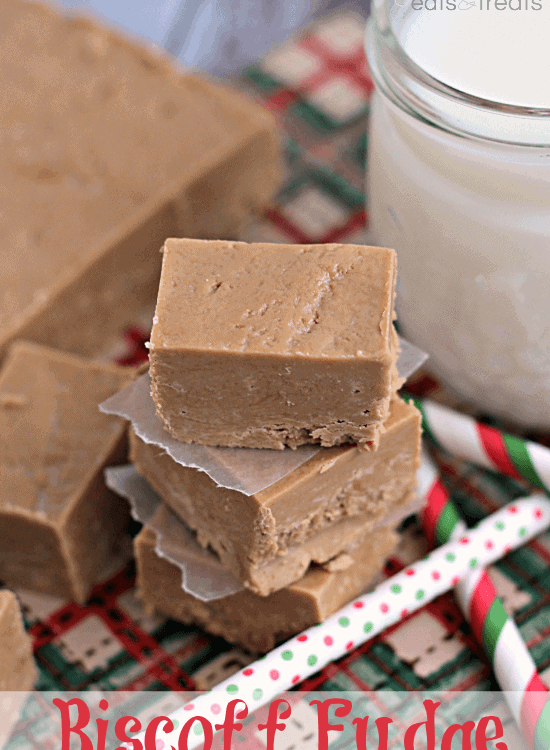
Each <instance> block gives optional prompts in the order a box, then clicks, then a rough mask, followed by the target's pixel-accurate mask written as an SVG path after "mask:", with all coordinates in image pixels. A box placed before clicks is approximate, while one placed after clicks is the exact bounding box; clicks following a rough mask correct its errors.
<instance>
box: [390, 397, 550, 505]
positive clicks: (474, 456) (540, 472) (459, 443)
mask: <svg viewBox="0 0 550 750" xmlns="http://www.w3.org/2000/svg"><path fill="white" fill-rule="evenodd" d="M405 400H407V401H409V402H412V403H414V405H415V406H416V407H417V409H419V411H420V412H421V414H422V427H423V428H424V433H425V434H426V436H427V437H429V438H431V440H433V441H434V442H435V443H436V444H437V445H439V446H441V447H442V448H445V450H447V451H448V452H449V453H453V454H454V455H455V456H457V457H459V458H464V459H466V460H467V461H471V462H472V463H474V464H476V465H477V466H481V467H483V468H484V469H490V470H491V471H498V472H500V473H501V474H505V475H506V476H508V477H513V478H514V479H521V478H523V479H527V481H528V482H530V483H531V484H533V485H534V486H535V487H541V488H542V489H544V490H545V491H546V492H549V493H550V449H549V448H545V447H544V446H543V445H540V444H539V443H533V442H532V441H530V440H524V439H523V438H520V437H517V436H516V435H509V434H508V433H506V432H502V431H501V430H497V429H495V428H494V427H489V425H486V424H483V423H482V422H478V421H477V420H475V419H474V418H473V417H469V416H468V415H466V414H461V413H460V412H457V411H453V409H449V408H448V407H446V406H442V405H441V404H438V403H436V402H435V401H430V400H429V399H421V398H413V397H411V396H405Z"/></svg>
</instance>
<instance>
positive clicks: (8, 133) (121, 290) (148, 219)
mask: <svg viewBox="0 0 550 750" xmlns="http://www.w3.org/2000/svg"><path fill="white" fill-rule="evenodd" d="M0 29H1V30H2V31H1V34H2V43H1V45H0V80H1V81H2V96H3V98H2V107H0V133H1V134H2V138H1V140H0V195H1V196H2V210H1V212H0V236H1V237H2V273H1V274H0V300H2V302H1V304H0V358H1V357H3V356H4V354H5V350H6V349H7V346H8V344H9V343H10V342H11V341H13V340H15V339H21V338H24V339H32V340H33V341H37V342H40V343H42V344H46V345H49V346H55V347H56V348H59V349H63V350H65V351H70V352H73V353H77V354H81V355H84V356H96V355H97V354H98V353H103V352H105V351H108V350H109V349H110V346H111V345H112V344H114V343H115V342H117V341H118V339H119V336H120V332H121V331H122V330H124V328H125V327H126V326H128V325H135V323H136V321H138V320H140V319H141V316H142V315H143V314H144V311H147V313H148V312H149V310H151V311H152V309H153V307H154V304H155V299H156V294H157V290H158V282H159V276H160V267H161V257H160V254H159V252H158V248H159V247H160V246H161V245H162V243H163V242H164V240H165V239H166V237H170V236H174V235H176V236H177V235H179V236H182V235H189V236H193V237H233V236H236V234H237V231H238V229H239V227H240V225H241V223H242V222H243V220H245V219H247V218H248V217H249V216H250V214H251V213H253V212H256V211H261V210H263V208H264V206H265V205H266V204H267V203H268V201H269V200H270V199H271V196H272V195H273V193H274V192H275V190H276V189H277V185H278V184H279V180H280V174H279V173H280V170H279V161H280V147H279V133H278V131H277V128H276V124H275V120H274V118H273V116H272V115H271V114H270V113H269V112H268V111H267V109H265V108H263V107H261V106H260V105H259V104H257V103H256V102H254V101H253V100H252V99H249V97H247V96H246V95H245V94H244V93H242V92H239V91H238V90H237V89H236V88H233V87H231V86H227V85H221V84H218V83H215V82H214V81H211V80H209V79H208V78H207V77H202V76H200V75H196V74H195V73H191V72H189V71H183V70H182V69H181V68H179V67H177V66H176V65H174V64H173V58H172V59H170V58H169V56H168V55H166V54H165V53H162V52H161V51H160V50H159V49H158V48H154V47H152V46H151V45H148V44H147V43H146V42H144V41H143V42H139V41H134V40H132V39H130V38H128V37H126V36H125V35H123V34H118V33H116V32H114V31H112V30H111V29H109V28H108V27H107V26H103V25H101V24H100V23H95V22H94V21H93V20H91V19H89V18H85V17H78V16H76V15H73V14H71V16H70V17H68V16H67V14H66V13H65V12H64V11H63V12H58V11H56V10H55V9H54V8H52V7H50V3H48V4H42V3H40V2H31V3H29V2H27V1H26V0H0ZM183 133H185V136H184V137H182V134H183Z"/></svg>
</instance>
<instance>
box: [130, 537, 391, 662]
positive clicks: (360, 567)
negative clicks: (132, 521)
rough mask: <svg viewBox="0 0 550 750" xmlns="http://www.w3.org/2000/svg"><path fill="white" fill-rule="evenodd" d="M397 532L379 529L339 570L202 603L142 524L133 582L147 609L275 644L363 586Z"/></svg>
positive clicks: (258, 645)
mask: <svg viewBox="0 0 550 750" xmlns="http://www.w3.org/2000/svg"><path fill="white" fill-rule="evenodd" d="M397 539H398V537H397V534H395V532H393V531H392V530H390V529H380V530H378V531H375V532H373V533H372V534H371V535H369V536H368V537H367V538H366V539H365V540H364V541H363V543H362V544H361V545H360V546H358V547H357V548H356V549H355V550H354V551H353V552H351V553H350V555H349V559H348V561H347V563H348V564H347V566H345V567H343V569H341V570H332V571H330V570H325V569H323V568H322V567H318V566H313V567H311V568H310V569H309V570H308V571H307V573H306V574H305V576H304V577H303V578H301V579H300V580H299V581H297V582H296V583H293V584H292V585H291V586H289V587H288V588H285V589H282V590H281V591H277V592H276V593H274V594H271V596H268V597H260V596H257V595H256V594H253V593H252V592H251V591H241V592H239V593H238V594H232V595H231V596H227V597H224V598H223V599H215V600H214V601H209V602H203V601H200V600H199V599H196V598H195V597H194V596H192V595H191V594H188V593H186V592H184V591H183V590H182V588H181V570H180V569H179V568H178V567H177V566H175V565H173V564H172V563H170V562H168V561H167V560H165V559H163V558H161V557H159V556H158V555H157V553H156V552H155V543H156V535H155V533H154V531H152V530H151V529H149V528H147V527H145V528H144V529H142V531H141V532H140V533H139V535H138V536H137V537H136V539H135V541H134V548H135V554H136V561H137V571H138V574H137V585H138V589H139V592H140V594H141V597H142V599H143V601H144V603H145V605H146V607H147V608H148V609H151V610H152V609H154V610H158V611H159V612H161V613H162V614H164V615H166V616H168V617H171V618H173V619H174V620H180V621H182V622H185V623H191V622H194V623H197V624H198V625H200V626H201V627H203V628H204V629H205V630H208V631H209V632H210V633H213V634H214V635H220V636H222V637H223V638H225V639H226V640H227V641H230V642H232V643H239V644H242V645H243V646H245V647H246V648H248V649H250V650H252V651H269V650H270V649H272V648H273V647H274V646H275V644H276V643H277V642H279V641H282V640H284V639H286V638H289V637H290V636H292V635H295V634H296V633H299V632H300V631H301V630H305V629H306V628H308V627H311V626H312V625H314V624H315V623H318V622H322V621H323V620H324V619H325V618H326V617H328V616H329V615H331V614H333V613H334V612H336V611H337V610H338V609H340V608H341V607H342V606H343V605H344V604H347V603H348V602H349V601H351V600H352V599H354V598H355V597H356V596H358V595H359V594H360V593H361V592H362V591H364V590H365V589H366V587H367V586H368V584H369V582H370V581H371V580H372V578H374V576H376V575H377V573H379V572H380V571H381V569H382V568H383V565H384V561H385V559H386V558H387V557H388V556H389V555H390V554H391V552H392V550H393V549H394V547H395V545H396V543H397Z"/></svg>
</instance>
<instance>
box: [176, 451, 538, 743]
mask: <svg viewBox="0 0 550 750" xmlns="http://www.w3.org/2000/svg"><path fill="white" fill-rule="evenodd" d="M426 472H428V474H429V473H430V471H429V466H427V464H424V465H423V472H421V476H420V479H419V493H420V494H422V493H426V492H427V491H428V490H429V488H430V486H431V482H426ZM422 476H424V481H423V480H422ZM514 505H515V507H516V508H517V514H516V515H515V519H514V523H513V524H511V523H507V521H508V519H509V517H510V514H509V511H508V509H507V508H506V507H504V508H502V509H500V510H499V511H497V512H496V513H493V514H492V515H490V516H488V517H487V518H485V519H484V520H483V521H481V523H479V524H478V526H477V527H476V528H475V529H470V530H469V532H468V544H467V545H463V544H460V543H459V542H458V541H454V540H453V541H449V542H447V543H446V544H443V545H442V546H441V547H439V548H438V549H435V550H434V551H433V552H431V553H430V554H429V555H428V556H427V557H426V558H425V559H424V560H421V561H419V562H417V563H415V565H414V568H413V569H411V568H407V569H406V570H403V571H401V572H400V573H397V574H396V575H394V576H392V577H391V578H388V579H387V580H385V581H383V582H382V583H381V584H379V585H378V586H377V587H376V588H375V589H374V590H373V591H371V592H370V593H368V594H365V595H363V596H361V597H359V598H358V599H357V600H356V601H355V602H351V603H350V604H349V605H347V606H346V607H344V608H343V609H342V610H340V611H339V612H337V613H335V614H334V615H332V616H331V617H330V618H328V619H327V620H326V621H325V622H324V623H322V624H320V625H317V626H314V627H312V628H309V630H307V631H306V632H304V633H301V634H300V635H298V636H295V637H294V638H291V639H290V640H289V641H287V642H286V643H284V644H283V645H282V646H279V647H278V648H275V649H274V650H273V651H271V652H270V653H269V654H267V656H265V657H264V658H262V659H260V660H258V661H257V662H255V663H254V664H252V665H250V666H249V667H247V668H246V669H247V670H249V669H252V670H253V674H252V675H245V674H244V671H245V670H242V671H241V672H238V673H237V674H235V675H233V676H232V677H230V678H229V679H227V680H225V681H224V682H222V683H220V685H218V686H216V687H215V688H214V689H213V690H212V691H211V692H210V693H208V694H207V695H205V696H200V697H199V698H197V699H196V700H195V701H194V703H195V712H194V713H195V714H196V715H200V716H205V717H206V718H211V719H213V718H214V717H213V716H212V714H213V712H212V710H211V706H212V700H213V698H214V699H215V701H216V703H217V704H219V705H220V706H221V708H222V711H225V706H226V705H227V703H228V702H229V701H230V700H232V699H234V698H240V699H241V700H243V701H245V702H246V704H247V705H248V708H249V710H250V711H254V710H256V709H258V708H260V707H261V706H263V705H265V704H266V703H269V702H270V701H272V700H273V699H274V698H275V697H276V696H277V695H279V694H280V693H281V692H284V691H285V690H288V689H289V688H290V687H292V685H294V684H296V681H297V680H298V679H299V680H304V679H305V678H307V677H309V676H310V675H312V674H314V673H315V672H317V671H318V670H320V669H322V668H323V667H324V666H325V665H327V664H329V663H330V662H332V661H334V660H335V659H338V658H340V657H341V656H343V655H344V654H346V653H347V652H348V651H349V650H350V649H351V648H356V647H357V646H359V645H360V644H362V643H364V642H365V641H367V640H369V639H370V638H372V637H374V636H376V635H378V634H379V633H381V632H383V631H384V630H385V629H386V628H388V627H389V626H391V625H394V624H395V623H396V622H399V620H400V619H401V617H402V615H403V613H404V611H406V613H407V614H411V613H413V612H415V611H416V610H418V609H420V608H421V607H423V606H424V605H425V604H427V603H428V602H430V601H432V600H433V599H435V598H436V597H437V596H440V595H441V594H443V593H445V592H446V591H449V590H450V589H451V588H453V587H454V586H455V585H456V581H457V580H458V579H462V578H464V576H467V575H471V574H472V561H475V570H476V571H478V570H481V569H482V568H483V567H485V566H487V565H489V564H491V563H493V562H495V561H496V560H498V559H500V558H501V557H502V556H503V552H504V549H505V547H507V546H510V547H511V548H517V547H519V546H521V545H522V544H525V542H527V541H528V540H529V539H532V538H533V537H534V536H536V535H537V534H540V533H541V532H543V531H544V530H545V529H546V528H547V527H548V526H549V525H550V501H549V500H548V499H547V498H546V497H544V496H542V495H541V496H532V497H529V498H524V499H522V500H518V501H516V502H515V503H514ZM519 528H523V529H524V533H523V534H522V535H521V536H520V535H519V533H518V531H517V530H518V529H519ZM488 539H491V540H492V541H493V545H492V546H489V547H488V546H487V545H486V541H487V540H488ZM411 571H414V575H411ZM433 571H437V572H438V573H439V577H437V580H436V579H435V578H434V576H433V575H432V573H433ZM382 605H385V606H382ZM275 675H277V676H276V678H275ZM188 716H189V715H188V714H187V717H188ZM187 717H185V718H187ZM172 718H173V719H175V720H178V721H180V722H181V719H183V718H184V716H183V712H182V711H181V710H178V711H177V712H176V713H175V714H173V716H172ZM212 723H214V722H212ZM218 723H219V721H218ZM200 741H201V738H200V737H196V738H195V737H194V735H190V737H189V748H190V749H191V748H194V747H195V746H196V745H198V744H199V743H200ZM166 742H167V744H169V743H170V742H171V744H172V745H174V746H176V745H177V735H176V733H174V736H171V735H167V739H166ZM174 743H175V744H174Z"/></svg>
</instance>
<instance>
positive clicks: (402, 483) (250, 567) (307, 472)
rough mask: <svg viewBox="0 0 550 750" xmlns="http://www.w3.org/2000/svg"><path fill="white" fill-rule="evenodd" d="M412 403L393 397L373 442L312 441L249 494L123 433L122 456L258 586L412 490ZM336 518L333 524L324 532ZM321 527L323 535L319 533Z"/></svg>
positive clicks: (342, 543)
mask: <svg viewBox="0 0 550 750" xmlns="http://www.w3.org/2000/svg"><path fill="white" fill-rule="evenodd" d="M420 424H421V418H420V414H419V412H418V411H417V410H416V409H415V408H414V407H413V406H412V405H409V404H406V403H405V402H404V401H403V400H402V399H400V398H397V397H395V398H394V399H393V400H392V408H391V412H390V416H389V418H388V420H387V422H386V430H385V432H384V433H383V434H382V437H381V440H380V446H379V448H378V450H377V451H376V452H368V451H364V450H361V449H360V448H357V447H354V446H339V447H335V448H329V449H323V450H321V449H320V450H319V451H318V452H317V453H316V454H315V455H314V456H313V457H312V458H310V459H309V460H308V461H306V463H304V464H302V466H300V467H298V468H297V469H295V470H294V471H293V472H291V473H290V474H289V475H288V476H286V477H284V478H283V479H281V480H279V481H278V482H276V483H275V484H273V485H271V486H270V487H267V488H266V489H265V490H262V491H261V492H257V493H256V494H254V495H250V496H247V495H244V494H243V493H241V492H238V491H236V490H229V489H225V488H222V487H218V486H217V485H216V484H215V483H214V482H213V481H212V480H211V479H210V478H209V477H208V476H207V475H206V474H205V473H203V472H200V471H197V470H196V469H191V468H188V467H184V466H181V465H180V464H178V463H176V462H175V461H174V460H173V459H172V458H171V457H170V456H169V455H168V454H166V453H164V452H163V451H162V450H161V449H160V448H158V447H157V446H154V445H148V444H146V443H145V442H143V441H142V440H141V439H140V438H138V437H137V436H136V435H135V433H133V432H131V433H130V459H131V460H132V461H133V463H134V465H135V467H136V469H137V471H138V472H139V473H140V474H141V475H142V476H143V477H144V478H145V479H146V480H147V481H148V482H149V483H150V484H151V486H152V487H153V488H154V489H155V491H156V492H157V493H158V494H159V495H160V496H161V497H162V499H163V500H164V501H165V502H166V503H167V504H168V505H169V506H170V507H171V508H172V509H173V510H174V511H175V513H177V515H179V517H180V518H182V519H183V521H185V523H187V525H188V526H190V527H191V528H192V529H194V530H195V531H196V532H197V536H198V540H199V542H200V543H201V544H202V545H203V546H205V547H206V546H207V545H209V546H210V547H211V548H212V549H213V550H214V551H215V552H216V553H217V554H218V555H219V557H220V559H221V561H222V563H223V565H225V566H226V567H227V568H229V569H230V570H231V571H232V573H233V574H234V575H235V577H236V578H237V579H238V580H240V581H242V582H243V584H244V585H245V586H247V587H248V588H250V589H251V590H252V591H254V592H255V593H257V594H260V595H262V596H266V595H268V594H269V593H271V592H272V591H274V590H277V588H281V587H282V586H285V585H288V584H289V583H291V582H292V581H293V580H296V579H297V578H299V577H300V576H301V575H303V573H304V571H305V569H306V568H307V566H308V565H309V563H310V562H311V560H318V561H321V562H323V561H324V560H327V559H329V558H330V557H333V556H334V555H335V554H337V553H338V552H340V551H342V550H344V549H347V548H348V547H349V546H351V545H352V544H353V543H354V542H356V541H357V539H358V536H359V535H362V534H364V533H365V532H366V531H367V530H368V529H369V528H372V527H373V526H374V525H375V524H377V523H379V522H380V521H381V520H382V519H383V518H384V517H385V516H386V515H387V514H388V513H389V512H391V510H392V509H394V508H396V507H398V506H400V505H403V504H405V503H407V502H409V500H410V499H411V495H412V494H413V493H414V491H415V487H416V471H417V468H418V466H419V463H420ZM337 523H340V524H341V527H340V529H341V533H340V534H337V535H334V534H327V535H326V536H322V534H323V533H324V532H325V531H328V532H330V531H331V530H332V529H333V528H334V525H335V524H337ZM320 535H321V536H320Z"/></svg>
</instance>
